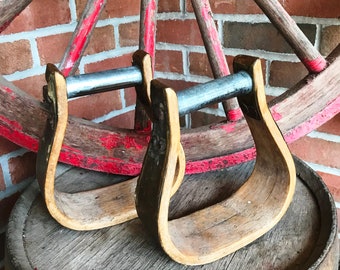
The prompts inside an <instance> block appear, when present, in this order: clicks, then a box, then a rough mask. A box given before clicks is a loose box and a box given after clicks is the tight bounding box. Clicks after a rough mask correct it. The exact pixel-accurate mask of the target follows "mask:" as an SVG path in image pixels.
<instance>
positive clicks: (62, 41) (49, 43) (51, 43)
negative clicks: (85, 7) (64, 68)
mask: <svg viewBox="0 0 340 270" xmlns="http://www.w3.org/2000/svg"><path fill="white" fill-rule="evenodd" d="M71 37H72V33H64V34H57V35H51V36H46V37H41V38H37V45H38V51H39V55H40V63H41V65H46V64H47V63H53V64H55V63H59V62H60V61H61V60H62V58H63V55H64V53H65V50H66V48H67V46H68V43H69V41H70V39H71Z"/></svg>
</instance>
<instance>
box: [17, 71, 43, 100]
mask: <svg viewBox="0 0 340 270" xmlns="http://www.w3.org/2000/svg"><path fill="white" fill-rule="evenodd" d="M13 83H14V84H15V86H17V87H19V88H20V89H21V90H23V91H25V92H26V93H28V94H30V95H31V96H33V97H35V98H36V99H38V100H43V93H42V87H43V86H44V85H46V80H45V75H44V74H42V75H37V76H32V77H28V78H25V79H22V80H18V81H13Z"/></svg>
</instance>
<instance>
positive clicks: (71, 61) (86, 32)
mask: <svg viewBox="0 0 340 270" xmlns="http://www.w3.org/2000/svg"><path fill="white" fill-rule="evenodd" d="M105 4H106V0H87V1H86V6H85V8H84V10H83V13H82V14H81V17H80V18H79V21H78V24H77V27H76V29H75V30H74V32H73V35H72V38H71V40H70V42H69V44H68V46H67V49H66V51H65V53H64V56H63V59H62V60H61V62H60V64H59V69H61V70H62V73H63V75H64V76H70V75H73V74H74V73H75V72H76V71H77V69H78V66H79V63H80V60H81V56H82V55H83V53H84V51H85V49H86V47H87V44H88V43H89V41H90V38H89V36H90V35H91V32H92V31H93V29H94V27H95V26H96V23H97V21H98V18H99V15H100V13H101V11H102V10H103V8H104V6H105Z"/></svg>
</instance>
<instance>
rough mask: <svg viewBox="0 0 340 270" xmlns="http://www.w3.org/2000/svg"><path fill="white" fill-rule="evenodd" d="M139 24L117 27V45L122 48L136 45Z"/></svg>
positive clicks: (133, 23)
mask: <svg viewBox="0 0 340 270" xmlns="http://www.w3.org/2000/svg"><path fill="white" fill-rule="evenodd" d="M138 41H139V22H132V23H126V24H121V25H119V44H120V46H122V47H126V46H135V45H138Z"/></svg>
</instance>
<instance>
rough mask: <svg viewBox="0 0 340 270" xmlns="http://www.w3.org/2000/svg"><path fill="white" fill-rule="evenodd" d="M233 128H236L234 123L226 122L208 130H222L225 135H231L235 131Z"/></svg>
mask: <svg viewBox="0 0 340 270" xmlns="http://www.w3.org/2000/svg"><path fill="white" fill-rule="evenodd" d="M235 126H236V122H228V123H225V124H220V125H213V126H210V129H223V130H225V131H226V132H227V133H231V132H233V131H234V130H235Z"/></svg>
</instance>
